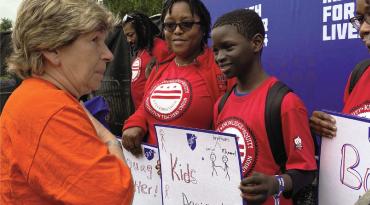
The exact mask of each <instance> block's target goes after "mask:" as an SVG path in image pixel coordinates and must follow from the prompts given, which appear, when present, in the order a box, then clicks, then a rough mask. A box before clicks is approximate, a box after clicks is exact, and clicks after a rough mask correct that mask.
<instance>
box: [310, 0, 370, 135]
mask: <svg viewBox="0 0 370 205" xmlns="http://www.w3.org/2000/svg"><path fill="white" fill-rule="evenodd" d="M369 15H370V6H369V0H357V1H356V15H355V17H353V18H351V19H350V21H351V23H352V25H353V26H354V27H355V28H356V29H357V30H358V31H359V34H360V37H361V39H362V40H363V42H364V44H365V46H366V47H367V48H368V49H369V52H370V18H369ZM350 78H351V76H350V77H349V78H348V81H347V84H346V88H345V90H344V107H343V110H342V112H343V113H345V114H351V115H357V116H360V117H367V118H370V109H369V108H370V92H367V90H368V89H369V88H370V68H367V69H366V71H365V72H364V73H363V74H362V76H361V78H360V79H359V80H358V81H357V83H356V85H355V86H354V87H353V90H352V91H351V93H349V85H350V80H349V79H350ZM310 127H311V129H312V130H313V131H314V132H315V133H316V134H318V135H320V136H323V137H328V138H332V137H335V136H336V131H337V128H336V126H335V120H334V118H332V117H331V116H330V115H328V114H326V113H324V112H322V111H314V112H313V113H312V116H311V118H310Z"/></svg>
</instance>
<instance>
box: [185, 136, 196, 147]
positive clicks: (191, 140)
mask: <svg viewBox="0 0 370 205" xmlns="http://www.w3.org/2000/svg"><path fill="white" fill-rule="evenodd" d="M186 136H187V138H188V145H189V147H190V149H191V150H194V149H195V147H196V146H197V137H196V136H195V135H194V134H190V133H187V134H186Z"/></svg>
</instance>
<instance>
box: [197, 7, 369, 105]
mask: <svg viewBox="0 0 370 205" xmlns="http://www.w3.org/2000/svg"><path fill="white" fill-rule="evenodd" d="M203 2H204V3H205V4H206V6H207V7H208V9H209V11H210V12H211V16H212V21H213V22H214V21H215V20H216V19H217V17H219V16H220V15H222V14H223V13H226V12H229V11H232V10H234V9H238V8H250V9H253V10H255V11H256V12H257V13H258V14H259V15H260V16H261V18H262V20H263V22H264V24H265V30H266V36H265V48H264V50H263V55H262V56H263V58H262V63H263V67H264V68H265V69H266V71H267V72H268V73H269V74H271V75H275V76H276V77H278V78H279V79H280V80H282V81H284V82H285V83H286V84H288V85H289V86H290V87H291V88H292V89H293V90H294V91H295V93H297V94H298V95H299V96H300V97H301V98H302V100H303V101H304V102H305V105H306V106H307V108H308V110H309V111H310V112H311V111H313V110H319V109H329V110H335V111H341V110H342V107H343V92H344V88H345V84H346V81H347V78H348V76H349V74H350V72H351V70H352V69H353V68H354V66H355V65H356V63H358V62H359V61H360V60H362V59H365V58H368V51H367V48H366V47H365V46H364V44H363V43H362V41H361V39H360V38H359V36H358V32H357V31H356V29H355V28H353V27H352V25H351V23H349V19H350V18H351V17H353V16H354V13H355V8H356V7H355V6H356V5H355V1H354V0H352V1H351V0H278V1H271V0H232V3H231V2H229V3H228V2H227V1H223V0H204V1H203ZM210 43H211V44H212V42H210Z"/></svg>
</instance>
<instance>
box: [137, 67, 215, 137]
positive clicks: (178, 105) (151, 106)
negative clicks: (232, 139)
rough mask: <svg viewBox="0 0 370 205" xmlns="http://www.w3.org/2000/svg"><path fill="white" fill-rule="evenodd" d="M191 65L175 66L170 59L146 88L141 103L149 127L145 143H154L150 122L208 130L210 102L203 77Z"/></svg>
mask: <svg viewBox="0 0 370 205" xmlns="http://www.w3.org/2000/svg"><path fill="white" fill-rule="evenodd" d="M196 69H197V67H196V66H195V65H189V66H184V67H178V66H176V64H175V63H174V62H171V63H170V65H169V67H168V69H167V70H166V72H165V73H164V74H163V75H162V76H161V77H160V78H159V79H158V81H157V82H156V83H155V84H154V85H153V86H152V87H151V88H150V89H149V91H148V94H147V95H146V96H145V99H144V102H143V106H144V108H145V111H146V114H147V117H146V118H147V121H148V124H149V125H150V127H149V139H148V143H150V144H157V140H156V138H155V130H154V126H153V124H154V123H156V124H171V125H178V126H184V127H193V128H202V129H209V128H210V127H211V120H212V107H213V102H212V100H211V97H210V94H209V93H208V90H207V86H206V83H205V80H204V79H203V78H202V77H201V76H200V75H199V73H198V72H197V71H196Z"/></svg>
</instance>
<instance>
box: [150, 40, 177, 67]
mask: <svg viewBox="0 0 370 205" xmlns="http://www.w3.org/2000/svg"><path fill="white" fill-rule="evenodd" d="M152 53H153V55H154V56H155V57H156V58H157V61H158V62H162V61H163V60H165V59H167V58H168V57H169V56H170V55H171V54H172V52H171V51H169V50H168V46H167V44H166V42H165V41H164V40H162V39H160V38H155V39H154V47H153V52H152Z"/></svg>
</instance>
